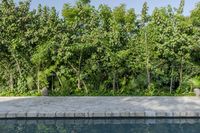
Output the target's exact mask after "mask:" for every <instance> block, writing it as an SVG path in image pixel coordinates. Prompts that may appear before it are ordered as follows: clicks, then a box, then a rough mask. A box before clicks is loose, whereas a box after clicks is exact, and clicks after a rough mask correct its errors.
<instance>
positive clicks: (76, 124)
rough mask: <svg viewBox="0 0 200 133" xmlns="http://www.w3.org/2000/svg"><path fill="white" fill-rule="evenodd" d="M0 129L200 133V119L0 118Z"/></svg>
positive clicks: (3, 132)
mask: <svg viewBox="0 0 200 133" xmlns="http://www.w3.org/2000/svg"><path fill="white" fill-rule="evenodd" d="M0 133H200V119H39V120H34V119H28V120H27V119H17V120H16V119H10V120H8V119H2V120H0Z"/></svg>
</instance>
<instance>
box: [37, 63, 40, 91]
mask: <svg viewBox="0 0 200 133" xmlns="http://www.w3.org/2000/svg"><path fill="white" fill-rule="evenodd" d="M39 72H40V67H39V66H38V70H37V89H38V93H40V79H39Z"/></svg>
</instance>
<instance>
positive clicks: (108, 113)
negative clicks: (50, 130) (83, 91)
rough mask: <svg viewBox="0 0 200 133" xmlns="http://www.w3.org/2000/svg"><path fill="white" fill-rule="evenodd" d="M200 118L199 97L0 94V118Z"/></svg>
mask: <svg viewBox="0 0 200 133" xmlns="http://www.w3.org/2000/svg"><path fill="white" fill-rule="evenodd" d="M111 117H112V118H113V117H114V118H127V117H128V118H129V117H132V118H165V117H167V118H180V117H186V118H191V117H192V118H200V98H199V97H192V96H191V97H189V96H188V97H167V96H166V97H131V96H128V97H127V96H124V97H123V96H120V97H103V96H99V97H0V118H1V119H5V118H111Z"/></svg>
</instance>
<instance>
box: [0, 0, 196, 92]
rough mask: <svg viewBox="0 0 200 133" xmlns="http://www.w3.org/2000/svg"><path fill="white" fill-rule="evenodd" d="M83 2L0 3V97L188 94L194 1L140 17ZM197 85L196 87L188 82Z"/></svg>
mask: <svg viewBox="0 0 200 133" xmlns="http://www.w3.org/2000/svg"><path fill="white" fill-rule="evenodd" d="M90 2H91V1H90V0H79V1H77V2H76V4H75V5H70V4H65V5H64V6H63V10H62V17H60V16H59V14H58V12H57V11H56V9H55V8H54V7H52V8H49V7H47V6H41V5H38V8H37V9H34V10H30V1H24V2H19V3H18V4H15V3H14V1H13V0H2V1H0V59H1V60H0V74H1V76H0V91H1V92H0V95H40V94H41V90H42V89H43V88H47V89H48V90H49V92H50V95H190V94H191V91H192V89H193V88H194V85H193V84H194V82H193V81H195V82H199V83H200V16H199V14H200V3H197V4H196V7H195V9H193V10H192V11H191V15H190V16H184V15H183V9H184V4H185V1H184V0H181V1H180V6H179V8H178V9H175V8H173V7H171V6H167V7H161V8H155V9H154V11H153V13H152V14H149V12H148V3H147V2H145V3H144V4H143V8H142V10H141V13H140V14H136V13H135V10H134V9H132V8H131V9H127V8H126V5H124V4H121V5H119V6H118V7H115V8H113V9H112V8H110V7H109V6H107V5H100V6H99V7H98V8H95V7H94V6H92V5H91V4H90ZM195 87H200V86H195Z"/></svg>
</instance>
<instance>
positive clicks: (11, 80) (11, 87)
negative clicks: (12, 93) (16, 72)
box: [9, 73, 14, 90]
mask: <svg viewBox="0 0 200 133" xmlns="http://www.w3.org/2000/svg"><path fill="white" fill-rule="evenodd" d="M9 76H10V78H9V87H10V89H11V90H13V88H14V85H13V84H14V83H13V75H12V73H10V75H9Z"/></svg>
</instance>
